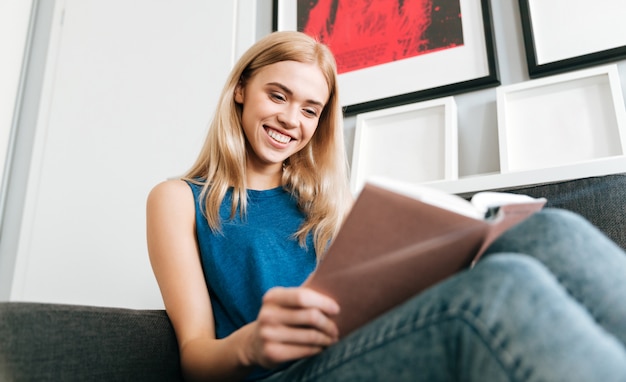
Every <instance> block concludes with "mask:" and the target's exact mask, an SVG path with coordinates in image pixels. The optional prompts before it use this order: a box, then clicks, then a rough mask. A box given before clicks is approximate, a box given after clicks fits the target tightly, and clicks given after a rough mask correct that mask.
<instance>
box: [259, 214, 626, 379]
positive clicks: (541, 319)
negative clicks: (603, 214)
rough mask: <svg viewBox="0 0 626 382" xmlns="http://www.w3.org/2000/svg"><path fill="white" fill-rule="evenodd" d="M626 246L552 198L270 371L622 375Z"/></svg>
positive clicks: (625, 362)
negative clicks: (474, 254)
mask: <svg viewBox="0 0 626 382" xmlns="http://www.w3.org/2000/svg"><path fill="white" fill-rule="evenodd" d="M625 344H626V255H625V254H624V252H623V251H622V250H621V248H620V247H618V246H617V245H615V244H614V243H613V242H612V241H610V240H609V239H607V238H606V237H605V236H604V235H603V234H602V233H600V232H599V231H598V230H597V229H596V228H594V227H593V226H592V225H591V224H589V223H588V222H587V221H586V220H584V219H583V218H581V217H579V216H578V215H575V214H573V213H571V212H566V211H564V210H555V209H545V210H544V211H542V212H540V213H538V214H536V215H534V216H533V217H531V218H530V219H529V220H527V221H526V222H524V223H522V224H520V225H518V226H517V227H514V228H513V229H511V230H510V231H509V232H507V233H505V234H504V235H503V236H502V237H501V238H499V239H498V240H497V241H496V242H495V243H494V244H493V245H492V246H491V247H490V249H489V251H488V253H487V254H486V255H485V257H484V258H483V259H481V260H480V261H479V262H478V264H477V265H476V266H475V267H474V268H472V269H469V270H466V271H463V272H460V273H459V274H457V275H455V276H453V277H450V278H448V279H446V280H444V281H442V282H440V283H438V284H437V285H435V286H433V287H431V288H429V289H427V290H426V291H424V292H422V293H420V294H419V295H416V296H415V297H413V298H412V299H410V300H409V301H407V302H406V303H404V304H402V305H400V306H398V307H396V308H394V309H393V310H391V311H390V312H387V313H385V314H384V315H382V316H381V317H379V318H377V319H376V320H374V321H372V322H371V323H369V324H367V325H366V326H364V327H362V328H360V329H359V330H357V331H355V332H353V333H351V334H350V335H349V336H347V337H346V338H344V339H343V340H341V341H340V342H339V343H337V344H335V345H333V346H331V347H329V348H328V349H326V350H324V351H323V352H322V353H320V354H318V355H317V356H314V357H310V358H307V359H304V360H301V361H298V362H296V363H295V364H293V365H292V366H290V367H289V368H288V369H286V370H284V371H281V372H278V373H276V374H274V375H273V376H271V377H269V378H268V379H267V380H268V381H429V382H437V381H489V382H491V381H567V382H573V381H604V382H606V381H626V347H625Z"/></svg>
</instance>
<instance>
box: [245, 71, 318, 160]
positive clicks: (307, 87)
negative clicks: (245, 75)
mask: <svg viewBox="0 0 626 382" xmlns="http://www.w3.org/2000/svg"><path fill="white" fill-rule="evenodd" d="M328 97H329V92H328V85H327V83H326V79H325V77H324V75H323V74H322V71H321V70H320V68H319V67H318V66H317V65H315V64H308V63H302V62H297V61H281V62H278V63H275V64H272V65H268V66H265V67H263V68H261V69H259V70H258V71H257V72H256V73H255V74H254V75H253V76H252V77H251V78H250V79H248V81H247V83H246V84H245V86H243V87H241V86H239V87H237V89H236V90H235V102H237V103H239V104H241V105H242V108H243V114H242V124H243V130H244V134H245V136H246V139H247V143H248V146H247V150H248V163H247V166H248V169H249V170H259V171H268V170H269V171H272V170H278V169H279V168H282V163H283V161H284V160H285V159H287V158H289V157H290V156H291V155H293V154H294V153H296V152H298V151H300V150H301V149H302V148H303V147H304V146H306V144H307V143H308V142H309V141H310V140H311V137H312V136H313V134H314V133H315V130H316V129H317V124H318V122H319V118H320V115H321V114H322V110H323V109H324V106H325V105H326V102H327V101H328Z"/></svg>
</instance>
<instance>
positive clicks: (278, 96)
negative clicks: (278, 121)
mask: <svg viewBox="0 0 626 382" xmlns="http://www.w3.org/2000/svg"><path fill="white" fill-rule="evenodd" d="M270 98H272V99H273V100H276V101H282V102H284V101H285V100H286V98H285V96H283V95H282V94H280V93H270Z"/></svg>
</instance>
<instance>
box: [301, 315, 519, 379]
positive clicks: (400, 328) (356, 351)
mask: <svg viewBox="0 0 626 382" xmlns="http://www.w3.org/2000/svg"><path fill="white" fill-rule="evenodd" d="M454 320H460V321H462V322H464V323H465V324H466V326H467V327H468V328H470V329H471V331H472V332H473V333H474V334H475V335H476V336H477V337H478V338H479V339H480V341H481V342H482V343H483V344H484V345H485V346H486V348H487V349H488V350H489V351H490V352H491V353H492V354H493V355H494V358H495V360H496V362H497V363H498V364H499V365H500V367H501V368H502V371H503V373H504V374H506V375H507V376H508V378H509V380H510V381H512V382H513V381H518V379H517V378H516V377H515V374H516V372H517V371H519V367H520V366H521V365H519V364H518V365H517V366H516V358H515V357H514V356H513V355H512V354H510V353H509V352H507V351H506V350H505V349H502V348H501V346H498V342H500V343H501V342H502V341H495V340H494V338H495V337H497V336H496V334H495V333H493V332H492V331H491V330H489V329H488V325H486V324H484V323H483V322H482V320H481V319H480V317H478V316H476V315H475V314H473V313H472V312H470V311H467V310H449V311H447V312H444V313H442V314H437V315H430V316H427V317H422V318H418V319H417V320H411V321H410V322H407V323H404V324H401V325H397V326H396V327H394V328H392V329H390V330H385V331H384V333H383V334H380V335H370V336H367V338H366V340H365V341H359V343H356V344H354V346H351V347H350V348H348V349H346V350H345V351H344V353H343V354H341V355H339V356H337V357H334V358H332V359H330V360H328V361H327V362H326V363H325V365H317V367H315V368H314V369H315V370H309V371H310V374H309V375H308V376H306V377H304V378H303V379H302V380H303V381H314V380H316V379H317V378H320V377H322V376H323V375H324V374H326V373H328V372H329V371H332V370H333V369H336V368H338V367H340V366H341V365H343V364H344V363H345V362H347V361H348V360H350V359H354V358H358V357H360V356H363V355H365V354H367V353H368V352H370V351H372V350H375V349H377V348H379V347H381V346H383V345H385V344H386V343H389V342H391V341H395V340H397V339H399V338H401V337H402V336H405V335H408V334H409V333H412V332H414V331H416V330H421V329H424V328H426V327H428V326H430V325H433V324H440V323H442V322H444V321H454Z"/></svg>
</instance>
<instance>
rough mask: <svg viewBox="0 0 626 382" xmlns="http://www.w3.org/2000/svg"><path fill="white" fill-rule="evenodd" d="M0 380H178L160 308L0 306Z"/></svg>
mask: <svg viewBox="0 0 626 382" xmlns="http://www.w3.org/2000/svg"><path fill="white" fill-rule="evenodd" d="M0 339H1V340H0V380H2V381H96V380H97V381H120V380H125V381H159V380H163V381H177V380H182V378H181V373H180V364H179V355H178V345H177V342H176V337H175V335H174V331H173V329H172V326H171V324H170V321H169V319H168V317H167V314H166V313H165V311H163V310H131V309H121V308H102V307H90V306H74V305H58V304H39V303H16V302H3V303H0Z"/></svg>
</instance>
